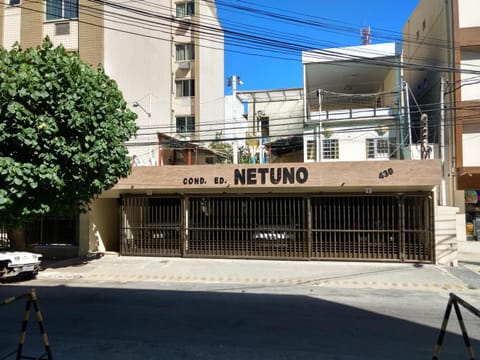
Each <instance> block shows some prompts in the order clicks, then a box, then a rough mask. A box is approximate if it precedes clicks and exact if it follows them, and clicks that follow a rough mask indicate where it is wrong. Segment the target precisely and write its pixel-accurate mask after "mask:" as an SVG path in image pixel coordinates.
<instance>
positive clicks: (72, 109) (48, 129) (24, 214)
mask: <svg viewBox="0 0 480 360" xmlns="http://www.w3.org/2000/svg"><path fill="white" fill-rule="evenodd" d="M135 119H136V115H135V113H133V112H131V111H130V110H128V109H127V104H126V102H125V100H124V99H123V95H122V93H121V91H120V90H119V89H118V87H117V85H116V83H115V82H114V81H113V80H111V79H110V78H109V77H108V76H107V75H106V74H105V72H104V70H103V69H102V68H98V69H96V70H95V69H93V68H92V67H91V66H90V65H88V64H87V63H85V62H83V61H82V60H80V58H79V56H78V55H77V54H76V53H69V52H67V51H66V50H65V49H64V48H63V47H62V46H59V47H53V45H52V44H51V42H50V41H49V40H48V39H46V40H45V41H44V42H43V44H42V45H41V46H39V47H37V48H35V49H33V48H32V49H26V50H23V49H21V48H20V47H19V46H18V45H15V46H14V47H13V48H12V49H11V50H9V51H7V50H5V49H0V223H2V224H3V225H6V226H11V227H12V226H13V227H21V226H22V225H24V224H26V223H28V222H30V221H32V220H34V219H36V218H37V217H39V216H41V215H45V214H51V213H57V214H59V213H62V214H72V213H74V212H76V211H78V210H80V211H81V210H85V209H88V204H89V203H90V201H91V199H92V198H94V197H95V196H97V195H98V194H100V193H101V192H102V191H104V190H106V189H108V188H110V187H112V186H113V185H114V184H115V183H116V182H117V181H118V178H119V177H125V176H127V175H128V174H129V172H130V170H131V167H130V161H129V158H128V156H127V155H128V153H127V149H126V147H125V146H124V142H125V141H127V140H128V139H130V138H131V137H132V136H133V135H134V134H135V132H136V130H137V127H136V124H135Z"/></svg>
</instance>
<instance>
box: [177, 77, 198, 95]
mask: <svg viewBox="0 0 480 360" xmlns="http://www.w3.org/2000/svg"><path fill="white" fill-rule="evenodd" d="M175 85H176V95H177V97H181V96H195V80H193V79H190V80H176V81H175Z"/></svg>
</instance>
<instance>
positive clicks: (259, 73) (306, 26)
mask: <svg viewBox="0 0 480 360" xmlns="http://www.w3.org/2000/svg"><path fill="white" fill-rule="evenodd" d="M418 2H419V0H363V1H362V0H297V1H287V0H217V10H218V15H219V18H220V21H221V23H222V27H223V28H224V30H225V31H226V36H225V78H227V77H229V76H232V75H238V76H240V78H241V79H242V81H243V83H244V84H243V86H239V87H238V90H259V89H278V88H289V87H301V86H302V66H301V52H300V49H306V48H308V47H310V48H332V47H342V46H355V45H360V29H361V28H363V27H366V26H370V28H371V34H372V35H371V43H382V42H390V41H397V42H401V32H402V28H403V26H404V24H405V23H406V21H407V20H408V18H409V16H410V14H411V13H412V12H413V10H414V9H415V7H416V5H417V4H418ZM273 13H275V14H279V15H280V16H279V17H277V19H274V18H273V17H272V16H270V15H271V14H273ZM270 40H273V41H274V43H273V44H272V47H271V48H268V41H270ZM255 41H257V44H255ZM278 41H281V42H282V43H281V44H282V45H281V46H278ZM262 49H264V50H262ZM225 93H226V94H231V88H228V87H225Z"/></svg>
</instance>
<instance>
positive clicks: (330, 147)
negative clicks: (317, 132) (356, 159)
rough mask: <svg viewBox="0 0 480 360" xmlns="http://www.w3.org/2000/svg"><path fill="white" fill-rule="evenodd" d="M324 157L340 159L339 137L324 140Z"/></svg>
mask: <svg viewBox="0 0 480 360" xmlns="http://www.w3.org/2000/svg"><path fill="white" fill-rule="evenodd" d="M323 158H324V159H338V158H339V157H338V139H325V140H323Z"/></svg>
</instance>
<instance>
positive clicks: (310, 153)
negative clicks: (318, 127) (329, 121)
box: [307, 140, 317, 161]
mask: <svg viewBox="0 0 480 360" xmlns="http://www.w3.org/2000/svg"><path fill="white" fill-rule="evenodd" d="M316 159H317V142H316V141H315V140H307V160H313V161H315V160H316Z"/></svg>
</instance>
